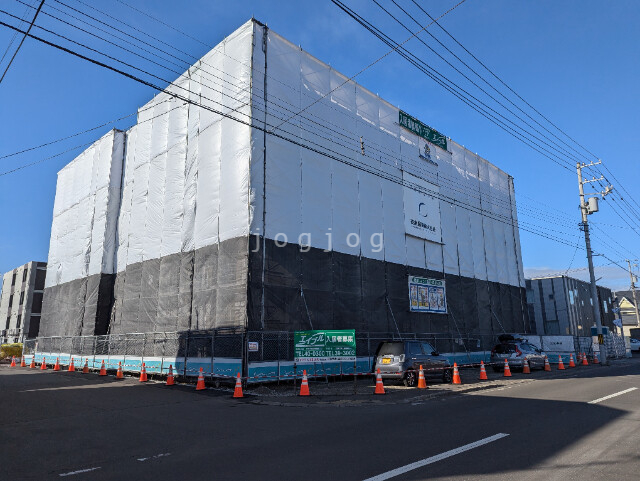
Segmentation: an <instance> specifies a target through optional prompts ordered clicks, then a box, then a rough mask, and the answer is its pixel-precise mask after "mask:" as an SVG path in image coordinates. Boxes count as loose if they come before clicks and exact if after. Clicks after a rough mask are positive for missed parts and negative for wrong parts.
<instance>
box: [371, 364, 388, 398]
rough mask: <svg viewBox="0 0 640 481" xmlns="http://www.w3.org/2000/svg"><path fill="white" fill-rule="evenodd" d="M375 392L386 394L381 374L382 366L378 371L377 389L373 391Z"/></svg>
mask: <svg viewBox="0 0 640 481" xmlns="http://www.w3.org/2000/svg"><path fill="white" fill-rule="evenodd" d="M373 394H386V393H385V392H384V384H382V375H381V374H380V368H378V372H377V373H376V390H375V391H373Z"/></svg>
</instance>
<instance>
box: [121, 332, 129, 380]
mask: <svg viewBox="0 0 640 481" xmlns="http://www.w3.org/2000/svg"><path fill="white" fill-rule="evenodd" d="M128 340H129V338H128V337H127V335H126V334H125V335H124V355H123V357H122V367H123V368H124V370H125V371H126V370H127V341H128Z"/></svg>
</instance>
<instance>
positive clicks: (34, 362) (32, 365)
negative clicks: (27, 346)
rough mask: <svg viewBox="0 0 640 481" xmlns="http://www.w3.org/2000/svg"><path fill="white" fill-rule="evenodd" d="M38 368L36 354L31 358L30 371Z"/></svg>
mask: <svg viewBox="0 0 640 481" xmlns="http://www.w3.org/2000/svg"><path fill="white" fill-rule="evenodd" d="M35 368H36V355H35V354H34V355H33V357H32V358H31V364H29V369H35Z"/></svg>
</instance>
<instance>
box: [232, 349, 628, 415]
mask: <svg viewBox="0 0 640 481" xmlns="http://www.w3.org/2000/svg"><path fill="white" fill-rule="evenodd" d="M637 362H640V361H639V360H638V359H621V360H613V361H611V364H612V365H622V364H623V363H637ZM551 369H552V370H551V372H547V371H543V370H535V371H532V372H531V374H523V373H522V372H514V371H512V377H503V374H502V371H500V372H494V371H493V369H492V368H491V367H489V368H487V376H488V378H489V379H488V380H487V381H480V380H478V375H479V372H480V370H479V368H476V367H474V368H463V369H460V377H461V380H462V384H445V383H442V382H441V381H434V382H429V381H427V386H428V388H427V389H417V388H409V387H405V386H404V385H403V384H402V383H401V382H397V381H393V382H392V381H387V382H386V383H385V386H384V388H385V391H386V394H385V395H374V394H373V391H374V388H375V376H367V377H360V378H358V379H357V382H356V383H355V384H354V381H353V378H348V379H345V380H331V379H329V383H328V384H327V383H326V381H325V379H323V378H320V379H314V380H312V381H310V382H309V390H310V392H311V396H309V397H301V396H298V392H299V389H300V380H298V382H297V384H296V389H295V391H294V387H293V383H286V384H285V383H282V384H280V385H277V384H275V383H274V384H269V385H265V384H263V385H260V386H252V385H249V386H248V387H247V388H246V389H245V390H244V394H245V396H246V397H245V400H246V402H251V403H254V404H265V405H273V406H289V407H304V406H307V405H314V406H323V405H325V406H345V407H349V406H364V405H382V404H400V403H419V402H423V401H426V400H429V399H434V398H438V397H444V396H452V395H458V394H465V393H471V392H477V391H482V390H488V389H497V388H502V387H508V386H513V385H516V384H523V383H530V382H535V381H536V380H539V379H557V378H563V377H579V376H582V375H593V374H596V373H598V371H597V370H602V371H600V372H602V373H603V374H605V373H606V371H607V369H608V367H607V366H602V365H600V364H590V365H589V366H577V367H574V368H566V369H565V370H564V371H559V370H558V368H557V365H553V366H552V368H551ZM354 390H355V392H354ZM229 392H231V390H229Z"/></svg>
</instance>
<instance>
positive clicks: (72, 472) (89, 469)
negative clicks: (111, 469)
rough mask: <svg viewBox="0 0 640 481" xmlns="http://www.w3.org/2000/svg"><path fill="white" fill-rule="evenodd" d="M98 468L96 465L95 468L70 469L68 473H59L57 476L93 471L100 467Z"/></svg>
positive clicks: (62, 476)
mask: <svg viewBox="0 0 640 481" xmlns="http://www.w3.org/2000/svg"><path fill="white" fill-rule="evenodd" d="M100 468H101V467H100V466H98V467H96V468H87V469H79V470H77V471H70V472H68V473H61V474H59V475H58V476H60V477H61V478H64V477H65V476H74V475H76V474H82V473H89V472H91V471H95V470H96V469H100Z"/></svg>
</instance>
